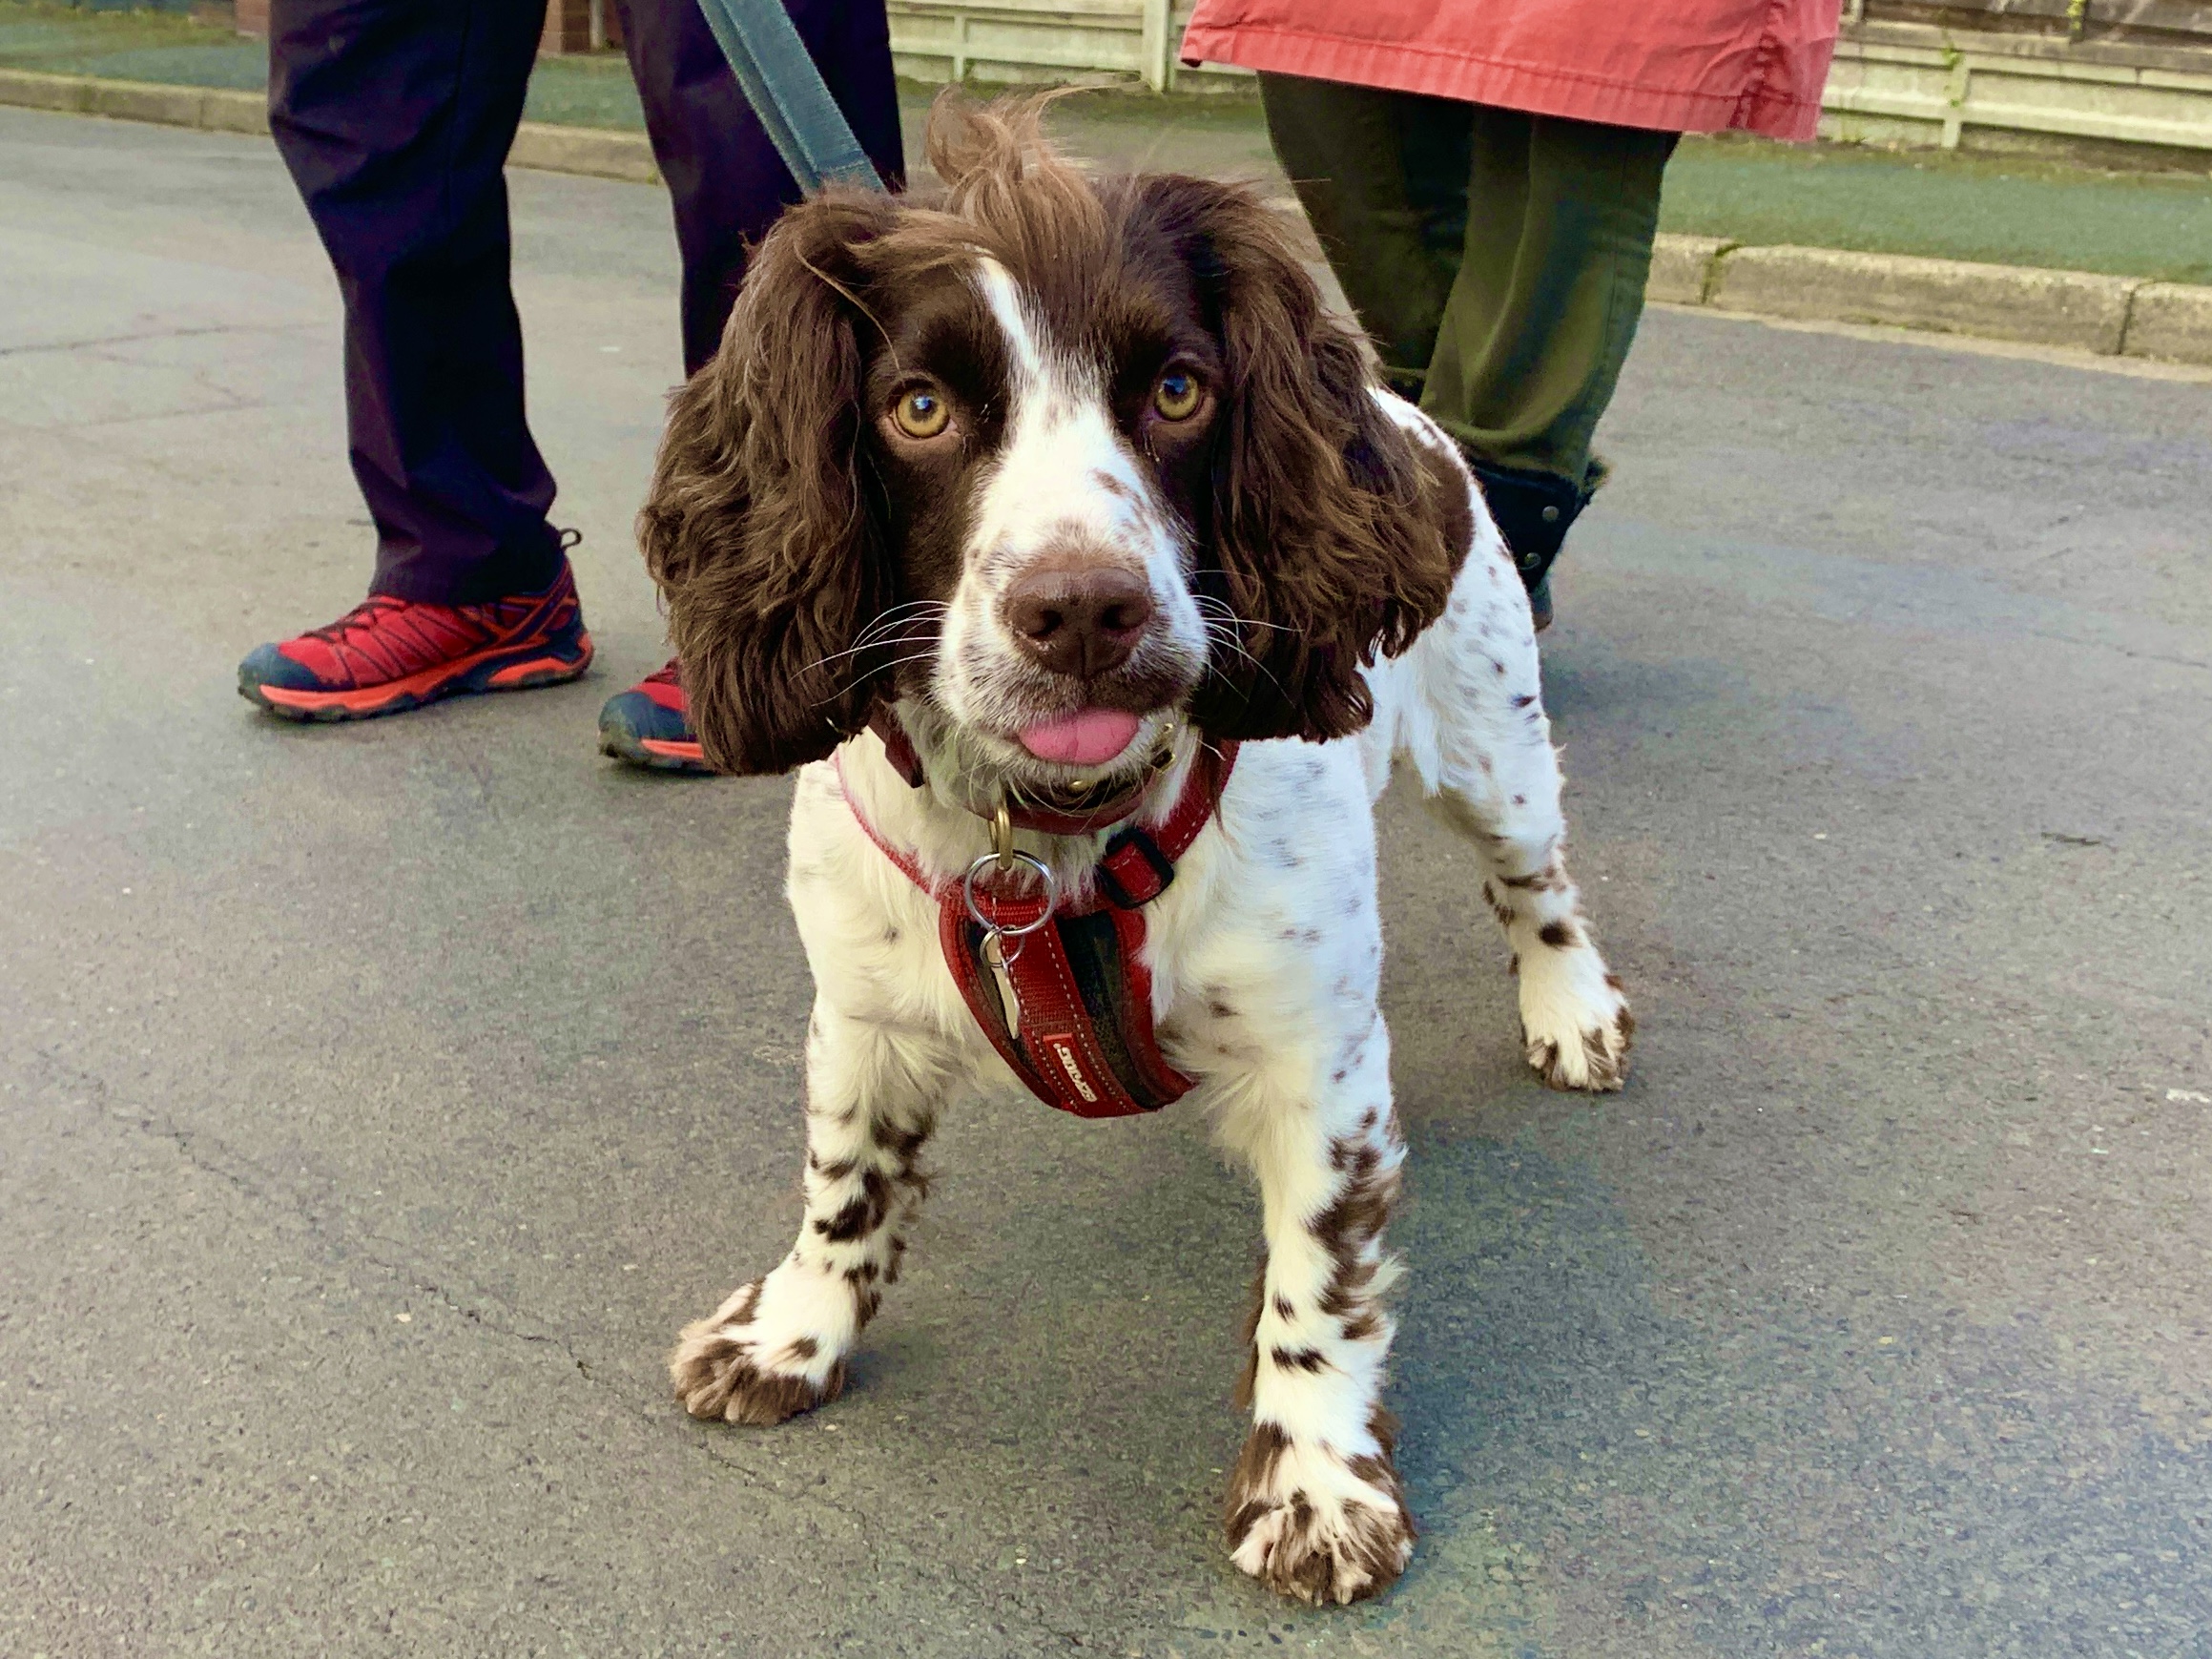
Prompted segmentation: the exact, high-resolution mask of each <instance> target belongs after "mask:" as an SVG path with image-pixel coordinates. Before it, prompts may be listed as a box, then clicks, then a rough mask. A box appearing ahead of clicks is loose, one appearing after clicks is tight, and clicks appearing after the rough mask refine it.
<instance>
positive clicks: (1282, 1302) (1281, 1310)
mask: <svg viewBox="0 0 2212 1659" xmlns="http://www.w3.org/2000/svg"><path fill="white" fill-rule="evenodd" d="M1275 1317H1276V1318H1278V1319H1282V1320H1285V1321H1286V1322H1287V1321H1289V1320H1292V1319H1294V1318H1296V1317H1298V1310H1297V1308H1296V1307H1295V1306H1293V1305H1292V1301H1291V1298H1290V1297H1289V1296H1277V1297H1276V1298H1275ZM1254 1328H1255V1329H1256V1328H1257V1327H1254Z"/></svg>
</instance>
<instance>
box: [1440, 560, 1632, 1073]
mask: <svg viewBox="0 0 2212 1659" xmlns="http://www.w3.org/2000/svg"><path fill="white" fill-rule="evenodd" d="M1474 597H1475V596H1474V595H1469V596H1468V598H1469V605H1468V608H1467V610H1465V611H1461V610H1458V609H1455V612H1454V614H1453V624H1452V626H1451V627H1450V628H1449V629H1448V630H1439V631H1438V637H1437V638H1436V639H1435V640H1434V641H1431V640H1428V639H1424V640H1423V641H1422V643H1421V645H1420V647H1418V648H1417V649H1418V650H1419V651H1420V652H1421V653H1423V654H1424V656H1425V657H1426V660H1425V661H1424V662H1423V663H1422V664H1421V668H1422V671H1423V672H1422V674H1421V675H1420V682H1419V683H1420V690H1421V695H1423V696H1424V697H1425V699H1426V700H1427V702H1428V704H1429V708H1430V711H1431V714H1432V715H1433V720H1434V727H1433V734H1434V736H1433V743H1426V744H1424V745H1423V748H1424V750H1425V751H1426V752H1425V753H1420V754H1417V755H1416V762H1417V764H1418V766H1419V770H1420V771H1421V773H1422V775H1423V782H1424V784H1425V785H1426V786H1427V788H1428V791H1429V801H1430V804H1431V806H1432V807H1434V808H1435V809H1436V810H1437V814H1438V816H1440V817H1441V818H1442V819H1444V821H1445V822H1447V823H1449V824H1450V825H1452V827H1453V828H1455V829H1457V830H1458V831H1459V832H1460V833H1461V834H1462V835H1464V836H1465V837H1466V838H1467V839H1468V840H1470V841H1472V842H1473V843H1474V844H1475V847H1476V849H1477V851H1478V853H1479V854H1480V856H1481V860H1482V866H1483V882H1482V895H1483V897H1484V898H1485V899H1487V900H1488V901H1489V902H1490V908H1491V911H1492V913H1493V914H1495V915H1496V916H1497V918H1498V921H1499V925H1501V926H1502V927H1503V928H1504V929H1505V937H1506V941H1507V943H1508V944H1510V945H1511V946H1512V948H1513V963H1514V972H1515V973H1516V974H1517V975H1518V976H1519V981H1520V1028H1521V1038H1522V1041H1523V1043H1524V1045H1525V1047H1526V1050H1527V1054H1528V1063H1529V1065H1531V1066H1533V1067H1534V1068H1536V1070H1537V1072H1538V1073H1539V1074H1540V1076H1541V1077H1542V1078H1543V1080H1544V1082H1546V1083H1548V1084H1550V1085H1551V1087H1552V1088H1554V1089H1619V1088H1620V1087H1621V1084H1622V1081H1623V1078H1624V1077H1625V1076H1626V1075H1627V1071H1628V1046H1629V1041H1630V1039H1631V1038H1632V1037H1633V1036H1634V1034H1635V1030H1636V1021H1635V1017H1634V1016H1633V1015H1632V1014H1630V1012H1629V1011H1628V1000H1627V998H1626V997H1624V996H1623V995H1622V992H1621V982H1620V981H1619V980H1618V979H1616V978H1615V977H1614V976H1613V975H1612V974H1611V973H1610V972H1609V971H1608V970H1607V969H1606V966H1605V959H1604V958H1603V957H1602V956H1600V955H1599V954H1598V947H1597V945H1596V944H1593V943H1592V942H1591V939H1590V928H1589V924H1588V923H1586V922H1585V921H1584V920H1583V918H1582V912H1581V895H1580V894H1579V893H1577V891H1576V890H1575V883H1574V881H1572V879H1570V878H1569V877H1568V875H1567V866H1566V861H1565V860H1564V858H1562V857H1561V843H1562V842H1563V841H1564V840H1565V839H1566V821H1565V819H1564V818H1563V817H1562V816H1561V812H1560V763H1559V756H1558V754H1557V753H1556V752H1555V751H1554V750H1553V748H1552V742H1551V723H1550V721H1548V720H1547V719H1546V718H1545V717H1544V712H1543V701H1542V691H1541V686H1540V677H1539V673H1538V666H1537V653H1536V639H1535V635H1533V634H1522V633H1520V632H1519V629H1525V628H1526V626H1527V624H1526V622H1525V620H1521V621H1519V623H1518V627H1515V626H1508V624H1507V621H1506V620H1504V619H1500V618H1499V616H1498V615H1497V614H1496V612H1492V613H1491V614H1490V615H1489V616H1487V617H1484V616H1483V615H1482V613H1481V612H1480V610H1479V608H1478V606H1477V605H1476V604H1475V603H1474Z"/></svg>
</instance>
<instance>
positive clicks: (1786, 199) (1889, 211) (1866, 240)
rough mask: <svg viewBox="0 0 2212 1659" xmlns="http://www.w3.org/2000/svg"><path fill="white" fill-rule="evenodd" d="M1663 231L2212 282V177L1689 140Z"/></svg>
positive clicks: (1673, 173)
mask: <svg viewBox="0 0 2212 1659" xmlns="http://www.w3.org/2000/svg"><path fill="white" fill-rule="evenodd" d="M1660 224H1661V226H1662V228H1664V229H1665V230H1670V231H1682V232H1685V233H1688V234H1690V235H1694V236H1714V237H1733V238H1736V239H1737V240H1738V241H1743V242H1751V243H1773V242H1795V243H1798V244H1800V245H1802V246H1807V247H1823V248H1857V249H1862V250H1866V251H1869V252H1876V253H1891V254H1926V255H1930V256H1932V257H1934V258H1937V259H1981V260H1986V261H1988V262H1990V263H1992V264H1999V265H2044V266H2054V267H2058V268H2061V269H2066V270H2075V271H2109V272H2112V273H2114V274H2115V275H2118V276H2127V277H2156V278H2160V279H2161V280H2167V281H2174V282H2207V283H2212V178H2208V177H2204V176H2190V175H2178V174H2158V173H2106V172H2100V171H2098V170H2096V169H2092V168H2086V167H2073V166H2068V165H2066V164H2064V163H2062V162H2048V161H2039V160H2030V159H2026V158H2016V157H2010V156H2006V157H1998V156H1974V155H1962V154H1958V153H1955V152H1944V151H1890V150H1870V149H1865V148H1862V147H1859V146H1855V145H1847V144H1824V145H1818V146H1814V147H1809V148H1802V149H1801V148H1799V147H1797V146H1794V145H1785V144H1763V143H1757V142H1753V141H1747V140H1742V139H1725V138H1706V139H1689V140H1686V141H1685V143H1684V144H1683V147H1682V149H1681V151H1680V152H1679V153H1678V154H1677V155H1676V157H1675V160H1674V163H1673V165H1672V166H1671V167H1669V168H1668V169H1667V175H1666V195H1665V198H1664V204H1663V205H1662V207H1661V210H1660Z"/></svg>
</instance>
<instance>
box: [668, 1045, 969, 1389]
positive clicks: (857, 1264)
mask: <svg viewBox="0 0 2212 1659" xmlns="http://www.w3.org/2000/svg"><path fill="white" fill-rule="evenodd" d="M945 1075H946V1073H945V1056H944V1055H943V1054H942V1053H941V1051H940V1048H939V1046H938V1045H937V1044H935V1043H934V1042H933V1041H932V1040H928V1039H921V1038H917V1037H915V1036H913V1035H912V1034H910V1033H906V1032H900V1031H894V1030H889V1029H886V1028H885V1027H879V1026H875V1025H871V1024H868V1023H865V1022H862V1021H858V1020H853V1019H850V1018H847V1017H845V1016H842V1015H839V1014H837V1013H836V1012H835V1011H834V1010H832V1009H830V1008H828V1007H826V1006H822V1005H821V1004H818V1003H817V1005H816V1007H815V1014H814V1019H813V1021H812V1023H811V1024H810V1025H809V1027H808V1030H807V1113H806V1123H807V1155H806V1219H805V1221H804V1222H803V1223H802V1224H801V1225H800V1228H799V1234H798V1242H797V1243H796V1244H795V1245H793V1246H792V1250H791V1254H790V1255H787V1256H785V1257H784V1258H783V1260H782V1261H781V1262H780V1263H778V1264H777V1265H776V1267H775V1270H774V1271H773V1272H771V1273H770V1274H769V1275H767V1276H766V1277H765V1278H757V1279H755V1280H754V1281H753V1282H752V1283H750V1284H747V1285H744V1286H742V1287H740V1288H739V1289H738V1290H736V1291H735V1292H734V1293H733V1294H732V1295H731V1296H729V1298H728V1299H727V1300H725V1301H724V1302H723V1303H722V1305H721V1306H720V1307H719V1308H717V1309H716V1310H715V1311H714V1312H713V1315H711V1316H710V1317H707V1318H704V1319H700V1320H697V1321H696V1322H694V1323H693V1324H691V1325H687V1326H686V1327H685V1328H684V1332H683V1336H682V1338H680V1339H679V1340H678V1342H677V1344H676V1350H675V1352H674V1354H673V1355H672V1356H671V1357H670V1359H669V1374H670V1376H671V1377H672V1379H673V1380H674V1382H675V1391H676V1398H677V1399H678V1400H682V1401H683V1403H684V1409H685V1410H687V1411H689V1412H690V1413H691V1414H692V1415H693V1417H698V1418H709V1419H713V1418H725V1419H727V1420H728V1421H731V1422H746V1423H760V1424H767V1423H776V1422H781V1421H783V1420H784V1419H786V1418H788V1417H792V1416H794V1415H796V1413H798V1412H802V1411H807V1410H810V1409H812V1408H813V1407H815V1406H817V1405H820V1404H822V1403H823V1402H825V1401H827V1400H835V1399H836V1398H837V1395H838V1394H839V1393H840V1392H842V1390H843V1388H844V1386H845V1359H846V1357H847V1356H848V1355H849V1354H851V1352H852V1350H853V1346H854V1344H855V1343H856V1342H858V1339H859V1336H860V1332H861V1331H862V1330H863V1329H864V1328H865V1327H866V1325H867V1323H868V1321H869V1319H871V1318H872V1317H875V1313H876V1309H877V1306H878V1304H879V1302H880V1301H881V1299H882V1294H883V1292H882V1287H883V1286H885V1285H887V1284H889V1283H891V1282H892V1281H893V1280H894V1279H896V1278H897V1277H898V1276H899V1257H900V1255H902V1254H903V1253H904V1251H905V1249H906V1244H905V1240H904V1239H903V1238H902V1237H901V1236H900V1230H901V1228H902V1227H903V1226H904V1225H905V1223H906V1222H907V1220H908V1219H909V1218H910V1217H911V1216H912V1214H913V1213H914V1211H915V1210H916V1208H917V1207H919V1205H920V1202H921V1198H922V1194H923V1192H924V1191H925V1190H926V1188H927V1184H928V1183H927V1179H926V1177H924V1176H923V1175H922V1173H921V1172H920V1170H919V1169H918V1168H917V1167H916V1161H915V1160H916V1158H917V1156H918V1155H919V1153H920V1150H921V1145H922V1142H923V1141H925V1140H926V1139H927V1138H928V1136H929V1131H930V1130H931V1128H932V1127H933V1126H934V1124H935V1122H936V1117H937V1110H938V1106H939V1103H940V1102H941V1099H942V1098H943V1094H944V1088H945V1084H944V1079H945Z"/></svg>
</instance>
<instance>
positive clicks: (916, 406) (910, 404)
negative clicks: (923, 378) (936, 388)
mask: <svg viewBox="0 0 2212 1659" xmlns="http://www.w3.org/2000/svg"><path fill="white" fill-rule="evenodd" d="M891 418H892V419H893V420H894V421H896V422H898V423H899V430H900V431H901V432H904V433H905V434H906V435H907V436H908V437H909V438H934V437H936V436H937V435H938V434H939V433H940V432H942V431H943V430H944V429H945V427H947V426H949V425H952V407H951V405H950V404H947V403H946V402H945V401H944V400H943V399H942V398H941V397H939V396H938V395H937V394H936V393H935V392H933V391H927V390H924V389H923V388H921V387H920V386H917V387H916V388H915V389H914V390H912V391H910V392H901V393H899V401H898V402H897V403H896V404H892V405H891Z"/></svg>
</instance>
